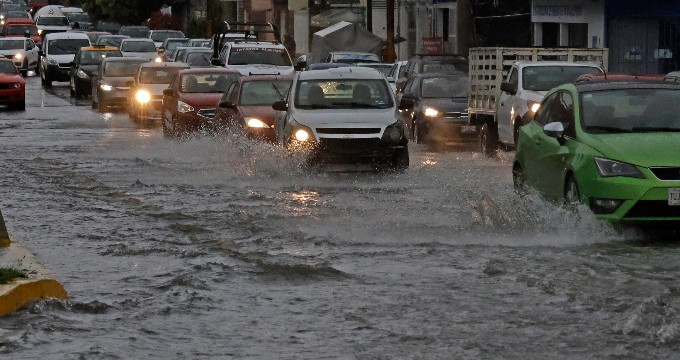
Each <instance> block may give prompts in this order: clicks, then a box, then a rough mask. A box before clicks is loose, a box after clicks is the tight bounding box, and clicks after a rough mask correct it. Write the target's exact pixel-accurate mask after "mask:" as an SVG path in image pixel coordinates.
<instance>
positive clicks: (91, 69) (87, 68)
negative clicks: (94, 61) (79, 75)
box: [80, 65, 99, 76]
mask: <svg viewBox="0 0 680 360" xmlns="http://www.w3.org/2000/svg"><path fill="white" fill-rule="evenodd" d="M98 68H99V65H80V70H83V72H85V73H86V74H87V75H89V76H92V75H94V73H96V72H97V69H98Z"/></svg>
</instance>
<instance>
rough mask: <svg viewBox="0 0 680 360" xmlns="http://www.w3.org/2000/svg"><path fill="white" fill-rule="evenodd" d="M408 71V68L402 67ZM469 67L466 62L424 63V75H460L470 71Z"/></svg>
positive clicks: (441, 61) (461, 60)
mask: <svg viewBox="0 0 680 360" xmlns="http://www.w3.org/2000/svg"><path fill="white" fill-rule="evenodd" d="M402 68H404V70H406V66H402ZM469 70H470V69H469V65H468V62H467V61H466V60H463V59H460V60H438V61H424V62H423V71H422V72H423V73H425V74H432V73H442V74H458V73H465V74H467V73H468V71H469Z"/></svg>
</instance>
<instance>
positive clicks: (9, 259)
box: [0, 212, 68, 315]
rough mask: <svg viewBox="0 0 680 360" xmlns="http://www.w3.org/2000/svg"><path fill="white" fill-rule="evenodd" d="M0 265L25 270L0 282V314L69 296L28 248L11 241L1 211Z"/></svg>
mask: <svg viewBox="0 0 680 360" xmlns="http://www.w3.org/2000/svg"><path fill="white" fill-rule="evenodd" d="M0 267H4V268H15V269H18V270H21V271H22V272H23V273H24V274H26V278H17V279H15V280H13V281H11V282H10V283H8V284H4V285H0V315H6V314H9V313H12V312H14V311H16V310H17V309H19V308H21V307H23V306H24V305H26V304H28V303H30V302H33V301H36V300H39V299H44V298H58V299H67V298H68V294H67V293H66V290H65V289H64V286H63V285H62V284H61V283H60V282H59V281H58V280H57V279H56V277H55V276H54V274H53V273H52V272H51V271H49V270H48V269H47V268H46V267H45V265H43V264H42V263H41V262H40V261H39V260H38V258H37V257H36V256H35V255H33V253H32V252H31V251H30V250H28V248H26V247H25V246H24V245H22V244H20V243H18V242H16V241H14V242H12V241H10V238H9V234H8V232H7V227H6V226H5V220H4V219H3V218H2V213H1V212H0Z"/></svg>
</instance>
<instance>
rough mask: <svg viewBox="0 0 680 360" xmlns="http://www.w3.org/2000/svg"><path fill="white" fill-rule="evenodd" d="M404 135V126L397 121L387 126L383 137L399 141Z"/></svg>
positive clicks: (386, 139)
mask: <svg viewBox="0 0 680 360" xmlns="http://www.w3.org/2000/svg"><path fill="white" fill-rule="evenodd" d="M403 137H404V126H403V125H402V123H401V122H396V123H394V124H392V125H390V126H388V127H386V128H385V132H383V136H382V139H383V140H385V141H390V142H398V141H399V140H401V139H402V138H403Z"/></svg>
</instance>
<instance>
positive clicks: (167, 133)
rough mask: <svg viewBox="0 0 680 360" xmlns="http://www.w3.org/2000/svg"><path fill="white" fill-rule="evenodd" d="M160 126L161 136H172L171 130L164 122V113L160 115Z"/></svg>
mask: <svg viewBox="0 0 680 360" xmlns="http://www.w3.org/2000/svg"><path fill="white" fill-rule="evenodd" d="M161 126H162V127H163V136H165V137H170V136H172V132H171V131H170V128H168V124H167V122H166V118H165V114H163V115H161Z"/></svg>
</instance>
